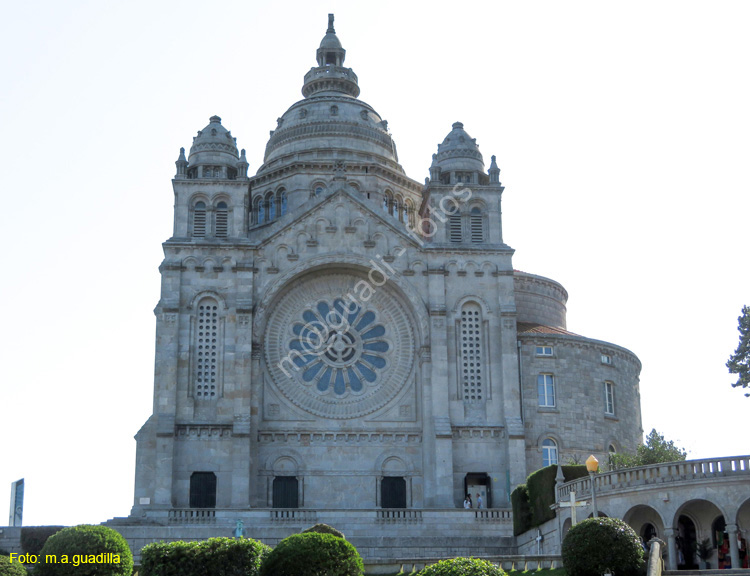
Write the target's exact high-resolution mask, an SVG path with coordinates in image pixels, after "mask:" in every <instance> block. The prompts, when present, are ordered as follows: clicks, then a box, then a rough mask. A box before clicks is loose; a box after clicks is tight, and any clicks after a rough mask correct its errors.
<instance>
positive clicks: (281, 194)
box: [276, 188, 286, 216]
mask: <svg viewBox="0 0 750 576" xmlns="http://www.w3.org/2000/svg"><path fill="white" fill-rule="evenodd" d="M276 203H277V204H278V206H279V216H284V215H285V214H286V190H284V189H283V188H282V189H281V190H279V191H278V192H276Z"/></svg>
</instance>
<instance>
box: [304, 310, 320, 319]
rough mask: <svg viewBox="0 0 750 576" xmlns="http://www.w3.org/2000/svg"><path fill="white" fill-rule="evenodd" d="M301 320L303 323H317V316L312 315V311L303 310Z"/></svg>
mask: <svg viewBox="0 0 750 576" xmlns="http://www.w3.org/2000/svg"><path fill="white" fill-rule="evenodd" d="M302 319H303V320H304V321H305V322H317V320H318V317H317V316H315V314H314V313H313V311H312V310H305V311H304V312H303V313H302Z"/></svg>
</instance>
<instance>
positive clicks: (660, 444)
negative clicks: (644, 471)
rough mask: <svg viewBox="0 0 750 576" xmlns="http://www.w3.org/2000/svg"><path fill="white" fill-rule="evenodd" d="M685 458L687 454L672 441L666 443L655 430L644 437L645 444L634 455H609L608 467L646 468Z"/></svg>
mask: <svg viewBox="0 0 750 576" xmlns="http://www.w3.org/2000/svg"><path fill="white" fill-rule="evenodd" d="M685 458H687V452H685V450H683V449H682V448H680V447H678V446H675V443H674V441H672V440H670V441H669V442H667V441H666V440H665V439H664V436H662V435H661V434H659V433H658V432H657V431H656V428H654V429H652V430H651V432H649V433H648V436H646V442H645V444H641V445H640V446H638V449H637V450H636V452H635V454H628V453H626V452H623V453H618V454H610V455H609V467H610V469H612V470H617V469H619V468H634V467H636V466H648V465H649V464H661V463H662V462H678V461H680V460H685Z"/></svg>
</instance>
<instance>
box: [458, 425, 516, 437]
mask: <svg viewBox="0 0 750 576" xmlns="http://www.w3.org/2000/svg"><path fill="white" fill-rule="evenodd" d="M504 437H505V428H504V427H503V426H453V438H454V439H455V440H499V439H501V438H504Z"/></svg>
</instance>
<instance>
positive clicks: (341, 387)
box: [333, 370, 346, 395]
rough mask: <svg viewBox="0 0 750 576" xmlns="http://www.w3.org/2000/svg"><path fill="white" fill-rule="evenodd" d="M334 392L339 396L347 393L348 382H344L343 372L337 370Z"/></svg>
mask: <svg viewBox="0 0 750 576" xmlns="http://www.w3.org/2000/svg"><path fill="white" fill-rule="evenodd" d="M333 391H334V393H336V394H339V395H341V394H343V393H344V392H346V382H344V372H343V370H336V380H334V382H333Z"/></svg>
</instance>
